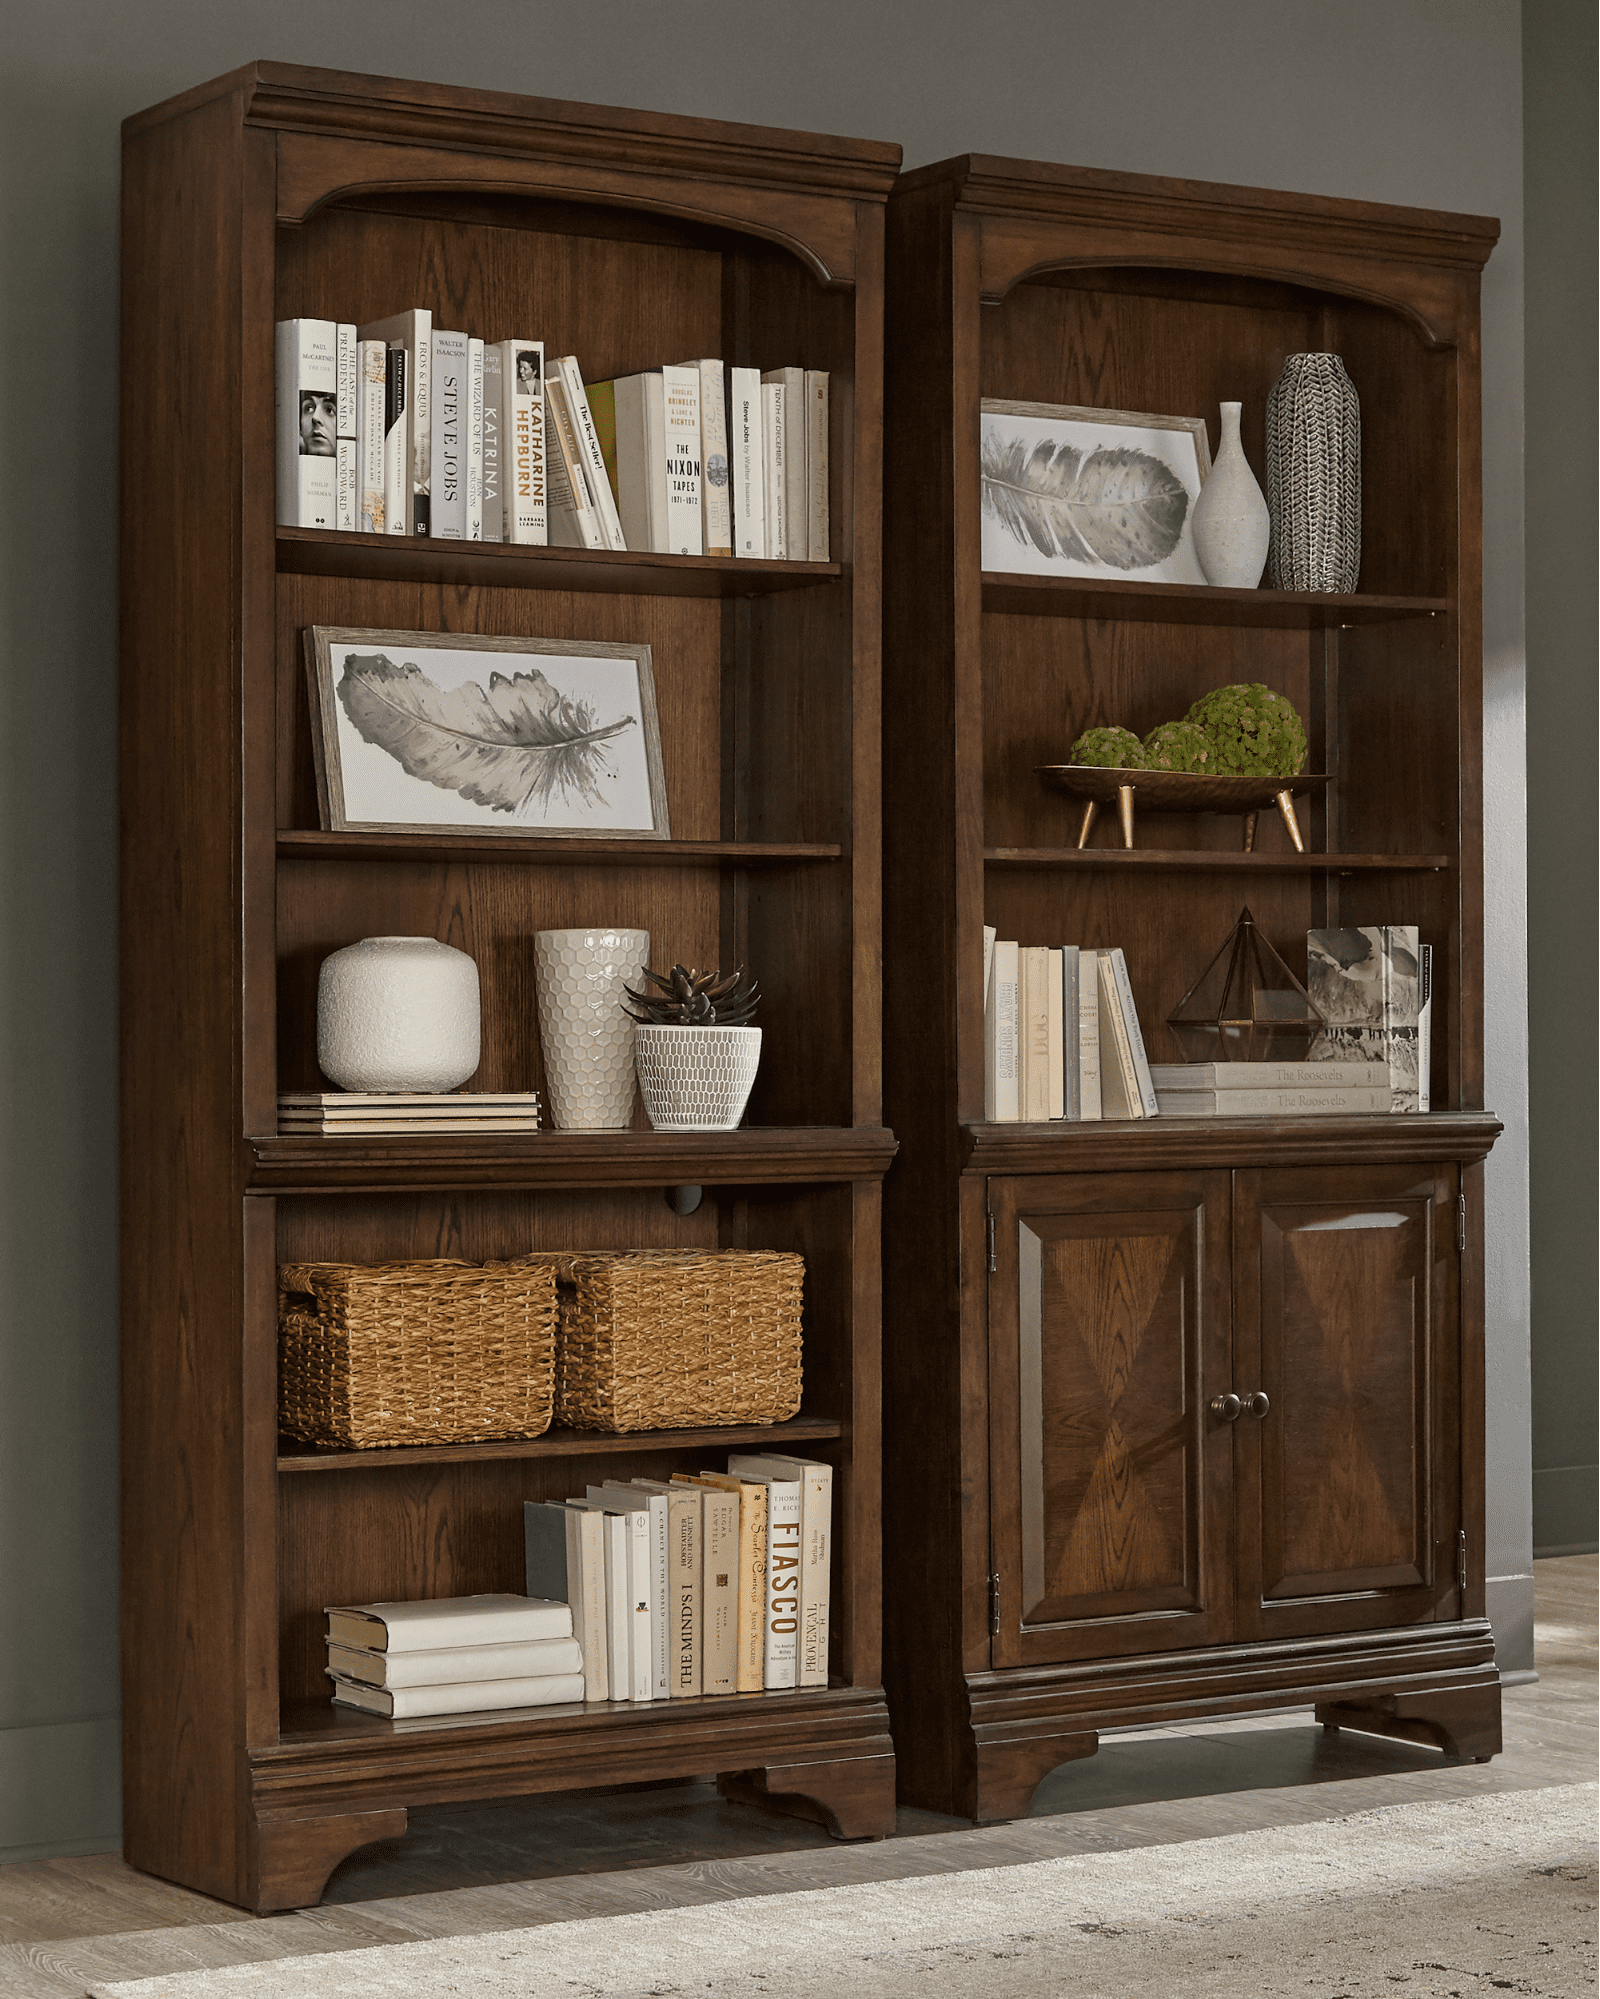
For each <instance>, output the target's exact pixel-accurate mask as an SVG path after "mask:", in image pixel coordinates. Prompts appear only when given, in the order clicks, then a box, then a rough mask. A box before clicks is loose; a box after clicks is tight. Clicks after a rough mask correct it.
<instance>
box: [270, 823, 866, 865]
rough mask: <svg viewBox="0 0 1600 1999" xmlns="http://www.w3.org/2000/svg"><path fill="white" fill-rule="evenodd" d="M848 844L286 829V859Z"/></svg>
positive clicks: (636, 855) (687, 860)
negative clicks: (599, 838)
mask: <svg viewBox="0 0 1600 1999" xmlns="http://www.w3.org/2000/svg"><path fill="white" fill-rule="evenodd" d="M844 851H845V850H844V848H843V847H838V846H826V845H822V844H817V845H809V844H797V843H788V844H785V843H782V842H779V841H752V840H546V839H537V838H527V839H519V838H514V837H510V836H505V837H501V838H495V837H493V836H491V835H486V834H478V833H310V832H299V831H291V832H280V833H279V835H278V858H279V859H280V860H285V861H434V860H438V861H450V860H464V861H467V860H470V861H486V860H492V861H528V862H533V863H535V864H543V865H544V866H547V867H570V866H572V865H573V863H574V862H583V863H584V864H585V865H587V866H591V867H630V868H631V867H681V866H683V865H685V864H693V863H695V862H701V863H704V864H706V865H708V866H720V867H730V868H759V867H783V866H785V865H787V864H788V863H790V862H795V861H837V860H839V859H841V858H842V856H843V854H844Z"/></svg>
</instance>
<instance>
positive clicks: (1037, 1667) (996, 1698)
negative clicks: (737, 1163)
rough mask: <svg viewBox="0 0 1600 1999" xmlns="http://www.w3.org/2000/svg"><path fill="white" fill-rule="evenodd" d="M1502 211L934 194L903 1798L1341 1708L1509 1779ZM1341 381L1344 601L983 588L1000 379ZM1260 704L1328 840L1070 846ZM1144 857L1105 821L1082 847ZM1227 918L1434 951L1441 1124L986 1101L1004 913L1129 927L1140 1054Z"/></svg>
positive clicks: (1059, 188)
mask: <svg viewBox="0 0 1600 1999" xmlns="http://www.w3.org/2000/svg"><path fill="white" fill-rule="evenodd" d="M1496 235H1497V225H1496V224H1495V223H1494V222H1492V221H1487V220H1484V219H1482V218H1479V217H1474V216H1458V215H1446V214H1432V213H1420V212H1416V211H1412V210H1409V209H1399V208H1391V207H1381V206H1376V205H1372V204H1365V203H1356V202H1348V201H1335V200H1323V199H1315V198H1310V197H1305V196H1300V195H1285V194H1275V193H1269V192H1262V191H1258V190H1254V189H1249V188H1235V187H1212V186H1205V185H1201V184H1198V183H1193V182H1184V181H1168V180H1158V179H1151V178H1146V177H1143V176H1138V175H1132V174H1114V173H1104V172H1092V171H1083V170H1078V169H1075V168H1069V167H1061V166H1052V165H1041V164H1036V163H1032V162H1026V161H1015V160H1005V159H990V158H964V159H958V160H951V161H946V162H944V163H943V164H941V165H937V166H930V167H926V168H923V169H921V170H919V171H917V172H913V173H909V174H906V175H904V176H903V177H902V178H901V179H900V181H899V182H898V183H897V185H896V189H895V192H894V194H893V195H892V197H891V199H890V204H889V252H888V285H887V297H888V315H889V316H888V324H887V355H888V363H887V366H888V379H887V390H886V422H885V507H886V523H887V540H886V571H885V575H886V594H885V654H884V662H885V668H884V670H885V689H886V714H887V716H888V717H889V718H890V721H889V726H888V727H887V729H886V733H885V766H884V769H885V792H884V823H885V883H886V903H885V1021H886V1024H887V1033H886V1040H885V1102H886V1110H887V1116H888V1119H889V1122H890V1123H891V1125H892V1126H893V1127H894V1129H895V1131H896V1134H897V1136H898V1138H899V1139H900V1143H901V1152H900V1156H899V1159H898V1160H897V1163H896V1167H895V1172H894V1174H893V1176H892V1178H891V1180H890V1183H889V1189H888V1208H887V1213H886V1241H885V1298H886V1312H887V1320H886V1330H885V1342H886V1345H885V1392H886V1396H887V1406H889V1407H890V1408H892V1409H893V1410H894V1411H895V1422H894V1425H893V1426H892V1428H891V1429H890V1431H889V1432H888V1434H887V1436H886V1463H885V1475H886V1483H885V1502H886V1545H887V1546H889V1547H890V1548H892V1549H893V1550H894V1551H895V1558H894V1561H893V1562H892V1563H891V1564H890V1565H889V1567H888V1570H887V1572H886V1589H887V1597H886V1663H885V1677H886V1682H887V1685H888V1687H889V1694H890V1703H891V1710H892V1712H893V1714H894V1719H895V1739H896V1745H897V1748H898V1752H899V1770H900V1782H901V1792H902V1796H903V1797H904V1798H906V1799H908V1800H910V1801H913V1802H915V1803H917V1804H920V1805H924V1806H929V1807H933V1808H936V1809H939V1810H943V1811H950V1812H957V1813H963V1814H967V1815H970V1816H971V1817H973V1818H976V1819H994V1818H1003V1817H1008V1816H1013V1815H1016V1814H1019V1813H1023V1812H1026V1811H1027V1809H1028V1805H1029V1800H1030V1798H1031V1796H1032V1794H1033V1791H1034V1789H1035V1787H1036V1785H1037V1784H1038V1782H1039V1780H1040V1779H1041V1778H1042V1777H1043V1776H1044V1775H1045V1774H1046V1772H1047V1771H1049V1770H1050V1769H1051V1768H1053V1767H1054V1766H1055V1765H1057V1764H1060V1763H1064V1762H1067V1761H1069V1760H1070V1759H1072V1758H1075V1757H1081V1756H1084V1755H1087V1754H1089V1753H1091V1752H1092V1751H1093V1750H1094V1748H1095V1746H1096V1742H1097V1732H1098V1731H1099V1730H1101V1729H1105V1728H1110V1727H1117V1726H1123V1725H1129V1724H1148V1723H1155V1722H1163V1723H1171V1722H1173V1721H1181V1720H1183V1719H1186V1718H1191V1717H1199V1716H1215V1715H1224V1714H1230V1713H1234V1714H1237V1713H1246V1712H1250V1711H1252V1710H1256V1709H1263V1708H1269V1707H1275V1706H1280V1707H1281V1706H1285V1705H1294V1704H1312V1705H1314V1707H1315V1710H1316V1713H1317V1716H1318V1717H1319V1719H1320V1720H1321V1721H1322V1722H1323V1723H1324V1724H1325V1725H1327V1726H1329V1727H1347V1728H1352V1729H1362V1730H1369V1731H1375V1732H1378V1733H1382V1734H1389V1735H1396V1736H1403V1737H1407V1738H1409V1739H1412V1740H1416V1741H1421V1742H1427V1743H1432V1744H1434V1745H1436V1746H1438V1747H1441V1748H1443V1749H1445V1750H1446V1751H1449V1752H1452V1753H1456V1754H1462V1755H1470V1756H1475V1757H1484V1756H1487V1755H1491V1754H1493V1753H1494V1752H1495V1751H1496V1750H1497V1749H1498V1747H1499V1739H1500V1738H1499V1699H1500V1695H1499V1683H1498V1679H1497V1675H1496V1672H1495V1667H1494V1653H1493V1642H1492V1637H1491V1633H1490V1630H1489V1627H1488V1624H1487V1622H1486V1621H1485V1617H1484V1567H1483V1559H1484V1558H1483V1480H1484V1438H1483V1314H1484V1300H1483V1162H1484V1159H1485V1157H1486V1156H1487V1154H1488V1152H1489V1149H1490V1147H1491V1146H1492V1144H1493V1142H1494V1139H1495V1136H1496V1134H1497V1132H1498V1131H1499V1126H1498V1124H1497V1123H1496V1122H1495V1120H1494V1119H1493V1118H1492V1117H1490V1116H1487V1115H1486V1114H1485V1113H1484V1111H1483V1109H1482V1102H1483V1098H1482V1086H1483V1022H1482V991H1483V976H1482V931H1483V900H1482V887H1481V873H1482V866H1481V797H1480V757H1481V752H1480V677H1481V661H1480V654H1481V636H1480V616H1481V613H1480V567H1481V529H1480V482H1481V475H1480V445H1479V424H1480V419H1479V353H1478V285H1479V274H1480V271H1481V268H1482V265H1483V263H1484V261H1485V259H1486V258H1487V256H1488V255H1489V252H1490V250H1491V248H1492V247H1493V244H1494V241H1495V237H1496ZM1308 350H1321V351H1328V350H1331V351H1335V352H1337V353H1338V354H1340V355H1341V356H1342V357H1343V359H1344V362H1345V365H1346V367H1347V369H1348V372H1349V374H1350V376H1351V378H1352V380H1353V382H1354V384H1355V387H1356V390H1357V392H1358V394H1359V397H1360V403H1361V415H1362V436H1361V446H1362V471H1363V477H1362V508H1363V523H1364V538H1363V549H1362V562H1361V573H1360V578H1359V584H1358V587H1357V589H1356V591H1355V592H1354V593H1353V594H1350V595H1320V594H1292V593H1284V592H1280V591H1277V590H1274V589H1271V588H1267V587H1263V588H1260V589H1256V590H1248V591H1246V590H1237V589H1210V588H1205V587H1202V586H1198V585H1196V586H1188V585H1179V584H1163V583H1149V582H1142V581H1140V580H1139V579H1138V578H1137V577H1136V576H1135V575H1132V574H1127V573H1118V572H1116V571H1113V570H1110V569H1108V570H1107V572H1106V575H1105V577H1104V578H1103V579H1102V578H1100V577H1090V578H1087V579H1084V580H1074V579H1069V578H1065V577H1056V576H1049V575H1045V576H1036V575H1027V576H1022V575H1012V574H1007V573H1001V572H995V573H986V572H985V571H984V570H983V567H982V552H981V540H982V536H981V520H980V478H979V414H980V404H981V402H982V400H983V399H984V398H991V397H992V398H998V399H1004V400H1009V401H1013V402H1024V403H1036V404H1047V405H1055V406H1070V407H1073V408H1078V409H1082V408H1089V409H1109V410H1120V411H1153V412H1157V413H1160V414H1162V415H1172V416H1178V417H1194V416H1204V417H1205V419H1206V421H1207V425H1208V428H1209V432H1210V439H1211V444H1212V448H1213V450H1215V448H1216V446H1217V443H1218V405H1219V403H1221V402H1223V401H1224V400H1227V401H1237V402H1240V403H1242V405H1243V440H1244V448H1245V452H1246V455H1247V457H1248V458H1249V460H1250V461H1251V463H1252V465H1253V467H1254V469H1255V473H1256V476H1257V479H1258V480H1259V481H1260V482H1261V483H1262V485H1263V487H1264V486H1265V478H1264V464H1263V445H1264V417H1265V409H1266V401H1267V394H1268V391H1269V389H1270V388H1271V387H1272V385H1273V383H1274V381H1275V380H1276V379H1277V377H1278V374H1279V372H1280V370H1281V368H1282V366H1283V362H1284V359H1285V356H1286V355H1288V354H1291V353H1297V352H1303V351H1308ZM1234 681H1260V682H1264V683H1265V684H1267V685H1268V686H1270V687H1272V688H1274V689H1276V690H1277V691H1278V692H1280V693H1282V694H1285V695H1287V696H1288V697H1289V698H1290V700H1292V701H1293V703H1294V705H1295V707H1296V708H1297V709H1298V710H1299V712H1300V714H1301V715H1302V716H1303V717H1304V719H1305V721H1306V724H1307V728H1308V732H1309V737H1310V745H1311V748H1310V759H1309V762H1308V766H1307V767H1308V768H1309V769H1311V770H1314V771H1318V772H1327V773H1329V774H1330V775H1331V780H1332V781H1331V783H1330V784H1329V786H1328V788H1327V790H1326V791H1325V792H1323V793H1318V794H1314V795H1313V799H1312V803H1311V823H1310V828H1309V836H1308V838H1307V841H1306V845H1307V849H1308V851H1306V852H1304V853H1300V852H1297V851H1295V850H1294V848H1293V846H1292V845H1291V843H1290V841H1289V839H1288V836H1287V833H1286V831H1285V829H1284V828H1283V827H1282V826H1280V825H1279V824H1278V823H1277V822H1276V820H1274V822H1273V824H1272V825H1271V826H1270V827H1269V826H1268V825H1267V824H1266V815H1265V814H1263V816H1262V824H1261V830H1260V832H1259V833H1258V836H1257V840H1256V844H1255V846H1254V848H1253V849H1252V850H1250V851H1244V850H1243V849H1242V848H1241V843H1240V823H1239V820H1238V818H1237V817H1230V818H1225V817H1212V816H1200V815H1180V814H1176V813H1158V812H1154V811H1151V810H1148V809H1146V808H1141V810H1140V813H1139V818H1138V826H1137V832H1136V844H1134V845H1133V846H1132V847H1131V848H1125V847H1123V846H1122V845H1121V844H1093V843H1091V845H1090V846H1089V847H1088V848H1085V849H1082V850H1080V849H1079V847H1078V845H1077V838H1078V832H1079V824H1080V808H1079V807H1078V806H1077V805H1076V804H1075V803H1074V802H1072V801H1071V800H1069V799H1068V798H1066V797H1064V796H1063V795H1061V793H1059V792H1056V791H1051V790H1048V789H1046V788H1045V786H1044V785H1043V784H1042V783H1041V781H1040V779H1039V778H1038V777H1037V776H1036V775H1035V770H1036V766H1039V765H1046V764H1061V763H1064V762H1066V761H1067V752H1068V748H1069V746H1070V745H1071V744H1072V742H1073V741H1074V739H1075V738H1076V737H1077V735H1078V734H1079V733H1080V732H1081V731H1082V730H1083V729H1085V728H1087V727H1091V726H1095V725H1108V724H1118V725H1122V726H1124V727H1127V728H1131V729H1133V730H1135V731H1137V732H1138V733H1139V734H1140V735H1143V734H1145V733H1147V732H1148V731H1149V730H1150V729H1151V728H1153V727H1154V726H1155V725H1156V724H1158V723H1161V722H1164V721H1167V720H1170V719H1172V718H1174V717H1176V716H1181V715H1183V714H1184V713H1185V712H1186V710H1187V709H1188V707H1189V705H1190V703H1191V702H1192V701H1193V700H1194V699H1195V698H1196V697H1197V696H1199V695H1200V694H1202V693H1204V692H1206V691H1208V690H1210V689H1212V688H1215V687H1218V686H1222V685H1225V684H1227V683H1229V682H1234ZM1115 838H1116V836H1115V834H1114V833H1113V832H1112V830H1111V828H1109V827H1107V826H1106V824H1105V821H1104V819H1102V822H1101V828H1100V833H1099V840H1100V841H1101V842H1102V843H1104V842H1107V841H1114V840H1115ZM1245 905H1248V906H1249V908H1250V909H1251V911H1252V912H1253V914H1254V916H1255V918H1256V920H1257V922H1258V924H1259V925H1260V927H1261V929H1262V930H1263V931H1264V932H1265V933H1266V935H1267V936H1268V938H1269V939H1270V941H1271V942H1272V944H1273V945H1274V946H1275V947H1276V948H1277V949H1278V950H1279V951H1280V952H1281V953H1282V954H1283V955H1284V957H1285V958H1286V959H1287V960H1288V962H1289V963H1290V965H1291V967H1292V968H1293V969H1295V970H1296V971H1297V973H1298V974H1299V975H1300V976H1301V977H1304V974H1305V936H1306V932H1307V930H1308V929H1311V928H1321V927H1331V926H1352V925H1369V924H1387V923H1396V924H1399V923H1406V924H1416V925H1418V926H1419V929H1420V933H1421V938H1422V941H1424V942H1426V943H1430V944H1431V945H1432V946H1433V948H1434V965H1435V984H1434V993H1435V998H1434V1021H1435V1028H1434V1037H1433V1054H1432V1065H1431V1086H1432V1101H1433V1104H1434V1105H1435V1106H1436V1107H1437V1108H1436V1109H1434V1110H1433V1111H1432V1112H1431V1113H1430V1114H1428V1115H1417V1116H1413V1115H1399V1116H1388V1117H1384V1116H1374V1117H1325V1116H1323V1117H1299V1118H1294V1117H1272V1118H1265V1117H1263V1118H1238V1117H1229V1118H1222V1119H1197V1118H1184V1119H1178V1118H1172V1117H1167V1116H1157V1117H1155V1118H1152V1119H1149V1120H1140V1121H1133V1122H1100V1123H1094V1122H1087V1123H1065V1122H1058V1123H1032V1124H1002V1123H986V1122H985V1121H984V1057H983V998H984V996H983V945H982V932H983V926H984V924H985V923H988V924H991V925H993V926H995V928H996V930H997V931H998V934H999V935H1000V936H1001V937H1004V938H1015V939H1017V940H1018V941H1019V942H1020V943H1024V944H1047V945H1058V944H1066V943H1072V944H1079V945H1086V946H1100V947H1104V946H1110V945H1120V946H1121V947H1122V948H1123V950H1124V951H1125V953H1126V956H1127V963H1128V969H1129V972H1130V975H1131V980H1132V986H1133V993H1134V997H1135V1001H1136V1003H1137V1007H1138V1011H1139V1017H1140V1020H1141V1022H1142V1024H1143V1029H1144V1034H1145V1039H1146V1042H1147V1045H1148V1046H1149V1050H1150V1055H1151V1059H1152V1060H1155V1061H1175V1060H1181V1059H1184V1051H1183V1050H1181V1049H1180V1048H1179V1047H1178V1046H1177V1044H1176V1043H1175V1042H1174V1041H1170V1040H1169V1039H1168V1031H1167V1029H1166V1027H1165V1025H1164V1023H1165V1021H1166V1018H1167V1016H1168V1014H1169V1013H1170V1012H1171V1011H1172V1009H1173V1007H1174V1006H1175V1005H1176V1004H1177V1002H1178V1001H1179V999H1180V998H1181V997H1182V996H1183V994H1184V993H1185V991H1186V990H1187V988H1188V987H1189V986H1190V984H1191V983H1192V982H1193V981H1194V980H1195V979H1196V978H1197V977H1198V976H1199V974H1200V973H1201V971H1202V970H1203V969H1204V968H1205V966H1206V965H1207V963H1208V962H1209V960H1210V959H1211V956H1212V954H1213V953H1214V952H1215V951H1216V950H1217V948H1218V946H1219V945H1220V944H1221V943H1222V941H1223V939H1224V937H1225V936H1226V934H1227V932H1228V930H1229V929H1230V927H1231V926H1232V924H1233V923H1234V922H1235V920H1236V919H1237V917H1238V916H1239V914H1240V911H1241V908H1242V907H1243V906H1245Z"/></svg>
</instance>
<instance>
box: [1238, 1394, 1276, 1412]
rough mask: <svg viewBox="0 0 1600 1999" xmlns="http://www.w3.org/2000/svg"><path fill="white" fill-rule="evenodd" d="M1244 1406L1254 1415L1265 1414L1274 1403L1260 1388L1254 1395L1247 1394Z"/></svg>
mask: <svg viewBox="0 0 1600 1999" xmlns="http://www.w3.org/2000/svg"><path fill="white" fill-rule="evenodd" d="M1244 1406H1245V1407H1246V1409H1248V1410H1249V1412H1250V1414H1251V1415H1252V1416H1265V1415H1266V1413H1267V1411H1268V1410H1269V1409H1270V1408H1271V1407H1272V1404H1271V1403H1270V1402H1269V1401H1268V1400H1267V1398H1266V1396H1265V1395H1264V1394H1263V1393H1262V1391H1261V1390H1260V1389H1259V1388H1258V1389H1257V1390H1256V1392H1255V1394H1254V1395H1247V1396H1246V1397H1245V1398H1244Z"/></svg>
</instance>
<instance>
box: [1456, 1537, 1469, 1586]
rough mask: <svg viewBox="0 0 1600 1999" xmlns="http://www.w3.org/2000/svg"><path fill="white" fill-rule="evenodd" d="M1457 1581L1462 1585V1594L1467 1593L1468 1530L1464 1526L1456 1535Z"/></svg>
mask: <svg viewBox="0 0 1600 1999" xmlns="http://www.w3.org/2000/svg"><path fill="white" fill-rule="evenodd" d="M1456 1581H1457V1582H1458V1583H1459V1584H1460V1585H1461V1594H1462V1595H1463V1596H1465V1595H1466V1593H1467V1530H1466V1528H1465V1527H1463V1528H1462V1530H1461V1532H1460V1534H1459V1535H1458V1536H1457V1537H1456Z"/></svg>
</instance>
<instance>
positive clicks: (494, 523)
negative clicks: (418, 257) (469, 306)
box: [483, 340, 505, 541]
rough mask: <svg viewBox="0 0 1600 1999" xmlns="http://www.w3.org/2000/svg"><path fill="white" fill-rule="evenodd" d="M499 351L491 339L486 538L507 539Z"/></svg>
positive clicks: (486, 359)
mask: <svg viewBox="0 0 1600 1999" xmlns="http://www.w3.org/2000/svg"><path fill="white" fill-rule="evenodd" d="M500 380H501V377H500V348H499V345H498V343H497V342H495V341H493V340H490V341H487V342H486V343H485V344H484V349H483V538H484V540H485V541H504V540H505V514H504V511H503V505H502V502H503V498H504V490H505V489H504V485H503V483H502V468H501V462H500V428H501V423H502V421H503V419H502V417H501V413H500Z"/></svg>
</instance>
